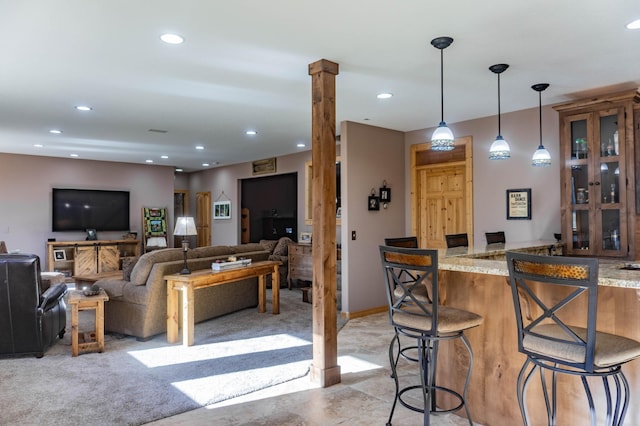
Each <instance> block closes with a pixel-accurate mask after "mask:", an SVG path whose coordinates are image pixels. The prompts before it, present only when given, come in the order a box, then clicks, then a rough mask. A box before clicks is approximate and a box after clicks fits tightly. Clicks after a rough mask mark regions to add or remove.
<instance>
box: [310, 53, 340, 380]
mask: <svg viewBox="0 0 640 426" xmlns="http://www.w3.org/2000/svg"><path fill="white" fill-rule="evenodd" d="M309 75H310V76H311V87H312V95H311V98H312V99H311V101H312V108H311V113H312V119H311V141H312V145H311V147H312V148H311V163H312V165H313V167H312V185H311V186H312V192H311V193H312V200H313V234H312V235H313V238H312V244H313V247H312V248H313V298H312V300H313V363H312V365H311V380H312V381H313V382H314V383H318V384H320V386H322V387H328V386H331V385H334V384H336V383H340V366H339V365H338V330H337V324H336V321H337V318H336V311H337V307H336V293H337V291H336V290H337V287H336V279H337V278H336V255H337V253H336V99H335V96H336V84H335V80H336V78H335V76H336V75H338V64H336V63H335V62H331V61H327V60H326V59H321V60H319V61H316V62H314V63H312V64H309Z"/></svg>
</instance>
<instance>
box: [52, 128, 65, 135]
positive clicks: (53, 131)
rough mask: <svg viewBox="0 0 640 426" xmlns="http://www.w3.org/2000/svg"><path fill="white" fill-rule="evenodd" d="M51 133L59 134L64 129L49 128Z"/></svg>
mask: <svg viewBox="0 0 640 426" xmlns="http://www.w3.org/2000/svg"><path fill="white" fill-rule="evenodd" d="M49 133H53V134H54V135H59V134H61V133H62V130H58V129H51V130H49Z"/></svg>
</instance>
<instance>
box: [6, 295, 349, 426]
mask: <svg viewBox="0 0 640 426" xmlns="http://www.w3.org/2000/svg"><path fill="white" fill-rule="evenodd" d="M268 300H270V295H269V296H268ZM280 307H281V308H280V311H281V313H280V315H272V314H271V313H270V310H271V307H270V306H268V307H267V309H268V311H267V313H266V314H259V313H257V312H256V309H246V310H243V311H240V312H236V313H233V314H230V315H226V316H224V317H221V318H217V319H213V320H209V321H206V322H203V323H200V324H196V327H195V344H194V346H191V347H184V346H182V345H178V344H174V345H169V344H167V343H166V335H165V334H162V335H158V336H156V337H154V338H153V339H152V340H150V341H148V342H138V341H136V339H135V338H133V337H129V336H122V335H117V334H107V335H106V337H105V352H104V353H101V354H100V353H87V354H81V355H80V356H78V357H76V358H73V357H71V346H70V332H68V333H67V334H66V335H65V337H64V339H63V340H62V341H60V342H58V343H57V344H56V345H55V346H53V347H52V348H50V349H49V350H48V351H47V352H46V353H45V356H44V357H43V358H41V359H36V358H32V357H26V358H17V359H2V360H0V406H2V407H3V408H2V410H0V424H3V425H18V424H19V425H27V424H28V425H30V424H56V425H77V424H92V425H116V424H117V425H139V424H143V423H146V422H150V421H153V420H157V419H160V418H164V417H168V416H172V415H175V414H178V413H181V412H184V411H188V410H192V409H196V408H199V407H202V406H206V405H208V404H212V403H215V402H219V401H223V400H225V399H228V398H232V397H235V396H239V395H244V394H247V393H250V392H253V391H256V390H259V389H263V388H266V387H269V386H272V385H276V384H280V383H284V382H287V381H289V380H293V379H296V378H299V377H302V376H304V375H306V374H308V371H309V366H310V364H311V359H312V330H311V323H312V320H311V318H312V312H311V310H312V306H311V305H310V304H308V303H303V302H302V300H301V294H300V292H299V291H296V290H293V291H289V290H286V289H283V290H282V291H281V302H280ZM81 314H82V315H84V314H90V315H92V312H81ZM68 317H70V312H68ZM90 320H91V318H90V317H89V318H87V316H86V315H84V316H83V317H81V323H80V324H81V328H83V321H90ZM341 325H342V324H340V326H341ZM68 330H70V326H69V327H68Z"/></svg>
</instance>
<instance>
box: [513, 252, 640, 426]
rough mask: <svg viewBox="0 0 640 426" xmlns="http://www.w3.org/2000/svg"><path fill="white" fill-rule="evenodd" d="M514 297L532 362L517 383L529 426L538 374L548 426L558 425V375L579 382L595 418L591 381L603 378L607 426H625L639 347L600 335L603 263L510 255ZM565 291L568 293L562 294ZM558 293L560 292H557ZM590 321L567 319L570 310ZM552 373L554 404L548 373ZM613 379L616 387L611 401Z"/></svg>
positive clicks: (522, 342) (522, 344) (522, 343)
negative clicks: (630, 367)
mask: <svg viewBox="0 0 640 426" xmlns="http://www.w3.org/2000/svg"><path fill="white" fill-rule="evenodd" d="M507 264H508V267H509V276H510V283H511V293H512V296H513V304H514V307H515V314H516V323H517V327H518V351H519V352H521V353H523V354H525V355H526V356H527V359H526V360H525V362H524V365H523V366H522V369H521V370H520V374H519V376H518V382H517V395H518V404H519V405H520V413H521V415H522V419H523V421H524V424H525V425H529V424H530V420H529V413H528V410H527V406H526V401H525V397H526V391H527V386H528V385H529V381H530V380H531V378H532V377H533V376H534V374H535V372H536V370H539V373H540V380H541V384H542V390H543V395H544V401H545V404H546V408H547V418H548V423H549V425H555V424H556V378H557V375H558V373H560V374H570V375H574V376H580V378H581V380H582V385H583V386H584V389H585V392H586V395H587V399H588V401H589V409H590V415H591V424H592V425H594V426H595V424H596V410H595V406H594V401H593V396H592V393H591V390H590V388H589V383H588V381H587V378H589V377H597V378H601V379H602V382H603V385H604V390H605V395H606V400H607V401H606V402H607V419H606V424H607V425H622V424H623V423H624V417H625V414H626V411H627V407H628V405H629V383H628V381H627V378H626V377H625V376H624V374H623V373H622V364H624V363H626V362H628V361H631V360H632V359H635V358H637V357H639V356H640V343H639V342H637V341H635V340H632V339H628V338H626V337H622V336H616V335H613V334H609V333H602V332H598V331H596V314H597V301H598V259H596V258H575V257H564V256H540V255H532V254H525V253H517V252H510V251H508V252H507ZM561 289H562V290H563V291H561ZM554 290H555V291H554ZM585 302H586V306H587V315H586V318H583V319H582V320H581V321H579V320H578V319H576V317H574V318H572V320H571V322H572V324H568V323H567V322H568V318H567V322H565V320H564V319H563V317H564V318H566V316H565V315H563V314H564V312H566V310H567V307H568V306H570V305H576V306H577V307H578V309H580V310H581V311H584V305H585ZM545 370H546V371H550V372H551V377H552V380H551V385H550V387H551V398H549V390H548V387H547V383H546V379H545V374H544V372H545ZM609 379H612V380H613V384H614V385H615V393H616V395H615V396H616V398H615V403H613V402H612V400H611V396H612V395H611V389H610V382H609Z"/></svg>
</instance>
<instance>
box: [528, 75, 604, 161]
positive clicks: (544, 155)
mask: <svg viewBox="0 0 640 426" xmlns="http://www.w3.org/2000/svg"><path fill="white" fill-rule="evenodd" d="M547 87H549V85H548V84H547V83H539V84H534V85H533V86H531V88H532V89H533V90H535V91H536V92H538V102H539V107H538V111H539V116H540V145H538V149H537V150H536V152H534V153H533V158H531V165H532V166H536V167H546V166H549V165H551V154H549V151H547V149H546V148H545V147H544V145H542V92H543V91H544V90H546V88H547ZM602 164H603V165H606V163H602Z"/></svg>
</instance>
